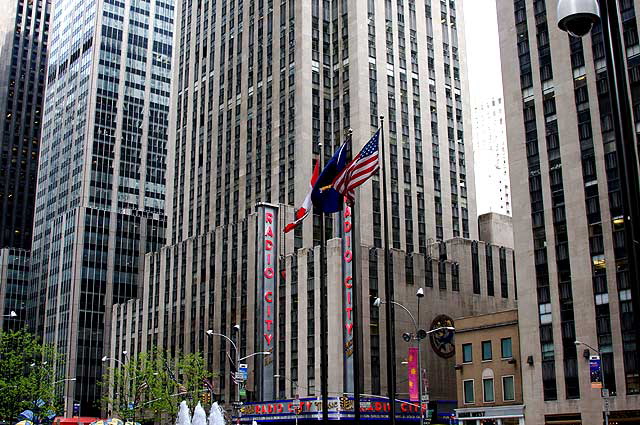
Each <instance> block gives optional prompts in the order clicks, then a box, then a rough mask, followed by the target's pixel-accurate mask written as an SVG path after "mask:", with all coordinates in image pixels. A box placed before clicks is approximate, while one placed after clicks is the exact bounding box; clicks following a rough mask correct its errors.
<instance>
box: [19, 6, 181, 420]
mask: <svg viewBox="0 0 640 425" xmlns="http://www.w3.org/2000/svg"><path fill="white" fill-rule="evenodd" d="M173 15H174V5H173V2H171V1H164V0H151V1H146V0H131V1H129V0H127V1H124V2H121V1H115V0H104V1H93V0H62V1H58V2H56V3H55V4H54V5H53V11H52V18H51V31H50V50H49V63H48V72H47V74H48V75H47V89H46V96H45V109H44V119H43V120H44V121H43V129H42V151H41V157H40V165H39V176H40V177H39V181H38V192H37V196H36V211H37V213H36V217H35V228H34V237H33V251H32V252H33V257H32V268H31V272H32V286H33V290H34V293H33V295H32V297H33V305H32V312H31V314H30V316H31V318H32V320H33V322H34V323H33V326H34V328H35V330H36V331H37V332H38V333H40V334H42V335H43V336H44V340H45V341H46V342H50V343H54V344H56V345H57V346H58V347H59V349H60V350H61V351H62V352H64V353H67V356H66V364H65V365H64V368H63V369H62V368H60V370H58V373H59V374H60V375H61V376H71V377H75V378H76V380H75V381H72V382H67V383H66V384H65V385H66V387H65V389H64V393H65V406H66V409H67V413H68V414H70V412H71V404H72V402H74V401H75V402H79V403H80V404H81V408H80V413H81V414H82V415H89V416H90V415H92V414H95V413H97V405H96V403H95V401H96V400H97V398H99V392H100V387H99V386H98V385H97V382H98V381H99V380H100V375H101V368H102V363H101V361H100V359H101V357H102V356H103V350H104V349H106V348H107V344H108V342H109V339H108V338H106V337H105V336H104V335H108V334H109V333H110V324H111V319H110V315H111V305H112V304H113V303H117V302H123V301H125V300H127V299H130V298H134V297H136V295H137V293H138V285H139V284H140V282H141V280H142V276H141V273H140V272H141V270H142V268H143V262H142V260H141V258H142V256H143V254H144V253H145V252H150V251H154V250H156V249H158V248H159V247H160V246H162V245H163V244H164V241H165V239H164V229H165V223H166V221H165V219H164V206H165V205H164V199H165V166H166V164H165V162H166V140H167V127H168V112H169V94H170V78H171V55H172V47H171V46H172V37H173Z"/></svg>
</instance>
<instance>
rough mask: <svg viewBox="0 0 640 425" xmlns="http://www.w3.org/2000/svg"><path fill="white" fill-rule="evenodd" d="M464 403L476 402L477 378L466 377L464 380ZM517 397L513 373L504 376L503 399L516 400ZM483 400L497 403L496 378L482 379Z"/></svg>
mask: <svg viewBox="0 0 640 425" xmlns="http://www.w3.org/2000/svg"><path fill="white" fill-rule="evenodd" d="M462 387H463V397H464V404H475V403H476V396H475V380H474V379H466V380H464V381H462ZM515 399H516V395H515V386H514V377H513V375H508V376H503V377H502V401H514V400H515ZM482 401H483V403H495V402H496V394H495V385H494V378H483V379H482Z"/></svg>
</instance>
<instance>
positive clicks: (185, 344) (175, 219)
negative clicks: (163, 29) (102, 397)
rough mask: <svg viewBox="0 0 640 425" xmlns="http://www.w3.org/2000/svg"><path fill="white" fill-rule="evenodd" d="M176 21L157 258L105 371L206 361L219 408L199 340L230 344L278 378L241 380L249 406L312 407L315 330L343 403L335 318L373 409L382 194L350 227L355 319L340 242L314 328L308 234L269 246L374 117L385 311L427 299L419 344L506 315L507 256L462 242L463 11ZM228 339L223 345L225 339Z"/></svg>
mask: <svg viewBox="0 0 640 425" xmlns="http://www.w3.org/2000/svg"><path fill="white" fill-rule="evenodd" d="M177 9H178V11H177V20H176V25H177V27H176V44H175V48H176V52H175V56H174V60H175V64H174V72H175V74H174V79H173V81H174V86H173V90H172V105H171V108H172V112H171V120H170V126H171V130H170V137H169V145H170V147H169V161H168V164H169V172H168V176H169V178H168V190H167V207H168V211H169V213H168V215H169V226H168V229H167V239H168V240H169V245H168V246H167V247H165V248H162V250H161V251H160V252H159V253H157V254H150V255H147V257H146V260H145V261H146V265H147V266H146V268H145V282H144V289H143V291H141V294H140V295H141V296H140V300H138V301H135V302H134V301H132V302H129V303H128V304H120V305H117V306H114V314H116V315H117V316H118V322H117V324H116V323H115V322H114V326H115V327H114V328H113V329H112V335H111V336H112V338H113V341H114V342H113V343H112V344H111V349H112V355H113V356H116V357H117V356H121V354H120V353H121V352H122V351H123V350H125V351H128V352H136V351H144V350H146V349H149V348H150V347H151V346H153V345H158V346H159V347H161V348H162V347H164V348H165V349H167V350H172V351H173V350H176V349H182V350H186V351H200V352H203V353H205V355H206V358H207V364H208V365H209V367H212V369H213V370H215V371H216V372H218V373H219V377H220V379H219V386H218V387H217V388H216V392H220V393H221V394H222V395H223V398H225V399H226V400H227V401H229V400H233V399H234V397H235V394H236V389H235V386H234V385H233V384H232V383H231V380H230V378H229V373H228V372H229V365H228V363H227V355H228V353H227V350H229V349H230V347H229V345H228V344H227V343H225V341H224V340H223V339H221V338H219V337H207V334H206V331H207V330H209V329H211V330H213V331H214V332H215V333H222V334H225V335H229V336H231V337H233V338H236V337H237V335H239V340H238V342H239V347H240V352H241V355H242V356H244V355H249V354H251V353H252V352H253V351H261V350H264V349H265V348H268V349H272V350H273V353H274V355H273V356H272V357H270V358H269V359H265V360H264V361H263V360H260V361H259V362H258V363H260V364H261V366H259V367H258V366H256V367H258V369H259V370H264V369H261V368H266V367H269V368H271V367H273V370H274V373H276V374H279V375H280V376H281V377H282V378H281V379H280V381H278V382H277V383H275V390H274V392H273V394H269V395H265V394H267V393H265V392H264V391H265V388H266V387H265V385H264V383H263V384H262V385H263V388H262V390H263V391H262V393H261V392H260V391H259V388H258V387H259V385H258V384H256V386H254V384H253V382H254V380H255V381H256V382H257V381H258V379H257V375H255V376H254V377H253V378H252V377H250V378H249V380H250V384H249V386H248V390H249V392H250V395H249V396H250V397H254V398H259V399H267V400H268V399H269V397H273V396H276V397H283V398H284V397H292V395H293V388H295V386H296V385H297V386H298V387H299V388H301V389H304V392H303V393H304V394H305V395H310V396H313V395H315V394H319V390H320V344H319V335H320V320H319V318H320V317H321V316H322V315H328V316H329V317H330V324H329V327H330V329H331V332H330V337H329V339H330V341H329V352H330V354H329V357H330V362H331V365H332V366H331V370H330V374H331V376H330V383H331V384H330V385H331V387H330V391H331V393H332V394H335V393H336V392H338V393H342V392H343V391H347V390H348V389H349V384H348V382H347V381H348V379H345V376H346V375H345V374H343V370H344V369H343V365H346V364H347V363H348V362H349V361H350V360H349V358H348V352H349V347H350V345H349V342H348V340H346V341H347V343H346V344H345V345H346V346H343V344H344V341H345V340H343V332H342V331H339V329H344V326H343V323H342V321H348V320H361V323H360V326H361V327H362V329H363V334H364V335H365V337H364V338H363V344H364V345H363V348H362V353H363V354H362V355H363V356H364V360H363V361H364V362H365V364H366V365H367V367H366V368H365V370H366V374H365V376H364V377H363V379H364V388H365V392H368V393H372V392H373V393H375V394H383V393H384V392H385V391H386V379H385V376H386V375H385V373H386V372H385V371H386V366H385V365H386V360H385V353H386V351H385V347H386V345H385V333H384V332H385V331H384V323H385V322H384V319H383V318H384V313H380V312H379V311H378V309H377V308H376V307H374V306H372V305H371V300H372V299H373V298H375V297H377V296H382V294H383V293H384V292H383V290H384V280H383V267H384V256H383V252H382V250H381V247H382V245H383V244H382V238H383V231H382V229H383V227H382V210H383V209H382V193H381V190H382V185H381V182H380V177H379V176H378V175H376V176H374V177H373V178H372V180H371V181H369V182H367V183H366V184H364V185H363V186H362V187H361V188H360V189H358V192H359V194H358V196H357V203H356V209H355V211H354V216H353V217H354V223H355V229H356V230H355V233H354V235H353V237H354V239H353V246H357V247H358V250H357V254H356V257H355V258H356V260H355V262H354V267H353V273H354V274H355V275H356V276H357V277H358V279H360V284H359V288H360V289H361V292H360V302H361V304H362V306H361V308H362V309H361V311H360V316H359V317H356V318H354V319H350V317H351V316H350V315H349V314H348V313H344V312H345V311H346V312H349V311H350V310H349V309H348V307H345V305H348V304H345V303H348V302H349V300H350V298H348V297H346V298H345V296H344V295H343V293H342V290H341V286H342V285H341V282H340V281H341V280H342V279H341V276H343V275H342V273H343V272H344V270H347V266H344V267H343V264H342V263H341V261H340V259H341V258H343V256H342V255H341V252H340V249H341V247H340V241H339V239H333V240H331V241H329V247H328V249H327V251H328V261H327V266H326V273H327V279H328V282H329V283H328V287H329V289H328V298H329V303H328V305H329V310H330V311H329V312H321V311H320V273H321V270H323V269H324V267H321V265H320V251H319V249H318V245H319V242H320V232H319V227H320V226H319V225H320V219H319V217H317V216H316V217H313V219H311V218H309V219H307V221H306V222H305V223H304V224H303V225H302V226H301V227H299V228H297V229H296V230H295V231H294V232H291V233H289V234H287V235H283V233H282V227H283V225H284V224H285V223H286V222H288V221H291V220H292V219H293V208H292V206H294V205H296V206H297V205H299V203H301V201H302V199H303V197H304V196H305V194H306V193H307V191H308V188H309V179H310V176H311V172H312V169H313V165H314V161H316V160H317V158H318V156H319V155H320V152H321V148H320V144H321V143H322V144H323V147H324V150H325V158H328V157H330V155H331V153H332V152H333V151H334V149H336V148H337V147H338V146H339V144H340V143H341V142H342V141H343V140H344V132H345V130H347V129H349V128H352V129H353V135H354V136H353V141H354V143H353V144H354V152H357V151H358V150H359V149H360V148H361V147H362V146H363V145H364V143H366V141H367V140H368V139H369V138H370V137H371V135H372V134H373V133H374V132H375V131H376V129H377V128H378V126H380V125H381V122H380V120H379V116H380V115H384V116H385V117H386V118H385V133H384V143H385V154H386V157H385V163H386V164H387V167H388V171H389V172H388V173H387V178H388V180H389V181H388V187H389V189H388V191H389V217H388V220H389V227H390V229H391V232H390V234H391V235H392V239H391V240H390V241H389V242H390V245H391V247H392V251H393V255H392V256H393V258H394V261H393V264H392V266H393V273H392V276H393V282H394V286H395V288H396V289H395V290H396V293H397V299H398V300H406V302H407V303H408V305H409V306H410V308H411V310H412V311H414V312H415V302H416V298H415V290H416V289H417V288H418V287H419V286H425V288H426V289H425V290H426V291H427V292H428V294H429V296H430V298H429V300H430V301H429V306H430V307H429V308H425V310H424V311H423V315H422V317H421V319H422V320H421V321H420V323H421V325H422V326H423V327H427V328H428V327H429V326H431V324H432V323H441V322H438V321H436V322H434V320H435V319H436V318H437V317H438V315H439V313H443V314H444V313H447V312H448V315H449V317H457V316H460V315H469V314H476V313H480V312H488V311H492V310H494V309H496V308H498V307H505V306H508V305H513V299H514V297H515V294H516V291H515V281H514V279H513V273H512V272H511V271H510V270H511V269H510V267H512V263H513V261H512V256H511V251H510V250H508V249H500V248H499V247H495V246H489V247H485V246H484V245H483V244H478V243H477V242H471V241H470V240H469V239H462V238H471V239H473V238H477V234H478V230H477V219H476V207H475V187H474V175H473V156H472V147H471V143H470V139H468V137H469V134H470V124H471V123H470V121H469V119H468V117H469V113H468V109H469V108H468V103H467V102H468V101H467V92H468V89H467V87H466V82H465V81H466V80H465V78H464V75H465V63H464V43H463V40H464V37H463V32H462V28H463V25H461V22H462V20H463V19H462V16H461V11H462V7H461V2H460V1H459V0H458V1H448V2H432V1H430V0H427V1H413V0H399V1H393V2H392V1H390V0H387V1H383V0H369V1H367V2H349V1H337V0H335V1H329V0H326V1H320V0H310V1H291V0H288V1H280V2H274V1H273V0H244V1H236V0H209V1H203V2H199V3H196V2H194V3H191V2H187V1H184V2H181V3H180V4H178V5H177ZM260 202H270V203H272V204H277V205H280V206H281V207H280V209H279V213H278V215H277V218H274V219H273V221H270V220H271V218H269V217H270V216H269V215H268V214H267V213H265V211H269V214H271V213H273V208H274V207H271V206H261V207H259V208H257V209H256V204H258V203H260ZM265 214H266V215H265ZM346 219H347V220H348V219H349V218H348V217H347V218H346ZM265 220H266V221H265ZM326 221H327V229H328V234H329V239H331V238H332V237H333V236H337V235H341V234H342V233H341V232H342V230H340V229H343V228H344V225H343V224H340V223H341V221H340V220H338V217H337V215H336V216H334V217H330V218H327V220H326ZM267 225H268V226H267ZM258 226H263V227H262V228H263V229H264V226H267V227H266V228H267V229H272V228H275V230H273V233H272V232H271V230H268V231H266V232H265V231H264V230H263V231H260V230H259V229H260V227H258ZM267 236H268V237H269V238H271V239H269V240H268V242H265V241H264V240H263V239H264V238H265V237H267ZM458 237H460V238H458ZM452 238H453V239H452ZM345 240H349V241H351V240H352V239H351V238H345ZM444 240H447V242H446V243H445V242H444ZM272 244H275V246H277V250H278V255H277V256H276V260H275V261H276V265H275V266H274V267H273V268H274V269H275V270H277V273H276V275H273V274H272V273H271V272H273V270H271V271H269V272H268V273H266V274H265V277H267V278H268V279H273V278H275V279H276V280H277V282H276V283H275V285H276V288H277V290H276V291H275V292H274V294H273V298H272V296H271V295H270V294H271V291H268V293H267V294H266V295H265V294H259V293H258V292H257V291H258V290H259V288H258V287H257V286H256V282H258V281H260V279H262V278H261V277H260V276H261V275H262V274H263V273H261V272H260V271H259V270H258V269H259V267H260V261H268V260H260V258H261V255H262V248H263V247H264V246H268V247H271V246H274V245H272ZM347 257H348V256H347ZM267 258H269V257H267ZM472 259H473V260H472ZM272 260H273V258H272ZM499 271H500V278H498V272H499ZM345 273H347V272H345ZM434 282H436V283H435V284H434ZM498 282H500V285H498ZM494 283H495V289H494ZM259 285H263V283H260V284H259ZM260 287H262V286H260ZM498 287H499V288H500V289H498ZM265 300H267V302H271V301H268V300H273V302H274V303H276V304H277V313H273V314H274V315H276V316H275V317H272V318H269V319H268V320H270V322H268V323H266V325H265V324H262V325H261V323H262V321H261V320H260V319H259V317H261V316H260V315H261V314H265V313H264V312H265V311H267V312H269V311H273V310H269V306H266V307H264V306H261V304H262V303H263V302H265ZM409 303H410V304H409ZM426 303H427V301H425V304H426ZM261 309H262V310H261ZM427 311H428V313H427ZM343 313H344V314H346V316H344V317H343ZM402 314H403V313H402V312H401V311H397V313H396V315H397V320H398V322H397V323H398V324H397V329H398V332H397V335H396V337H397V344H398V347H399V348H398V353H399V354H398V359H399V358H400V356H401V355H404V354H400V353H403V351H404V348H403V347H406V343H405V342H404V341H403V340H402V338H401V335H402V332H401V331H400V329H402V330H403V331H408V330H410V328H409V326H410V325H409V323H410V319H409V318H408V316H407V317H405V316H402ZM381 318H382V319H381ZM419 320H420V319H419ZM134 322H135V323H136V324H137V325H136V326H135V327H134V326H132V324H133V323H134ZM345 323H346V322H345ZM235 325H239V331H240V332H239V334H236V333H232V332H236V331H235V329H236V328H235ZM265 326H266V327H265ZM134 328H135V329H137V332H136V331H135V330H134ZM262 328H264V329H266V330H268V331H269V330H271V329H273V330H274V331H275V332H274V333H273V334H271V333H268V335H267V337H268V338H267V339H268V340H271V337H273V338H274V343H275V346H274V347H271V348H269V347H268V346H267V347H265V345H264V344H263V343H261V342H260V341H261V340H263V339H265V338H263V336H264V335H263V333H261V332H260V330H261V329H262ZM274 335H275V336H274ZM448 336H451V335H448ZM434 344H436V346H437V347H439V348H438V350H445V351H447V350H449V349H450V348H451V345H450V344H448V343H447V342H446V341H444V342H442V344H439V343H434ZM424 345H426V343H425V344H424ZM445 347H446V348H445ZM425 352H426V351H425ZM431 353H432V354H431V355H432V357H433V363H432V366H433V368H431V369H430V371H429V374H430V375H429V376H430V379H431V378H432V379H433V380H434V382H436V381H437V382H439V383H442V385H441V386H439V387H438V388H440V389H441V390H442V393H438V394H437V395H436V394H434V397H433V399H439V400H442V399H446V400H451V399H452V398H453V397H455V391H451V390H452V388H453V383H454V380H455V375H454V373H453V363H452V362H453V360H452V358H451V357H450V356H449V354H450V353H449V352H440V354H442V356H441V355H440V354H436V353H435V350H434V351H431ZM425 356H426V355H425ZM254 360H255V358H251V359H250V360H249V362H251V365H252V367H251V369H252V370H254V371H255V370H256V369H254V363H253V361H254ZM114 364H115V363H114ZM344 368H347V366H344ZM444 371H449V372H450V373H449V374H448V375H447V372H444ZM251 373H253V372H251ZM251 373H250V376H252V375H251ZM255 373H257V374H260V372H255ZM263 375H264V373H263ZM398 381H399V382H400V381H403V380H402V379H401V378H399V379H398ZM292 382H293V383H294V384H292ZM402 385H404V386H403V387H402V388H403V389H402V390H401V391H406V383H405V384H402ZM254 391H255V392H254ZM434 391H436V390H434ZM251 392H254V393H253V394H251ZM447 397H448V398H447ZM449 407H450V409H449V411H450V412H452V410H451V409H452V407H453V406H449Z"/></svg>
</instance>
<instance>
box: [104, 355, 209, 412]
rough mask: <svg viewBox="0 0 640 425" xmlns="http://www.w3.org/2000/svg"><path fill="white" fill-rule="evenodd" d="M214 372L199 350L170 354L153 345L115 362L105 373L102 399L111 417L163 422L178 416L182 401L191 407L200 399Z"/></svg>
mask: <svg viewBox="0 0 640 425" xmlns="http://www.w3.org/2000/svg"><path fill="white" fill-rule="evenodd" d="M214 376H215V374H214V373H213V372H210V371H207V370H206V367H205V362H204V359H203V357H202V355H201V354H200V353H189V354H181V353H179V352H178V353H177V354H176V355H175V357H173V358H172V357H170V356H169V355H168V353H166V352H164V351H161V350H158V349H156V348H154V349H153V350H151V352H149V353H139V354H138V355H136V356H135V357H133V358H129V359H127V360H126V361H125V362H123V363H119V362H115V364H114V366H113V367H112V368H107V370H106V372H105V373H104V374H103V377H102V382H101V385H102V386H103V388H104V391H103V392H104V396H103V398H102V402H103V403H104V405H105V406H106V408H107V410H108V411H110V412H111V416H115V417H120V418H123V419H128V420H135V421H140V420H143V419H148V420H154V421H160V420H161V419H162V416H163V415H168V416H170V417H172V418H173V417H175V415H177V413H178V407H179V404H180V402H181V401H182V400H187V402H188V403H189V405H190V406H191V407H193V406H195V405H196V404H197V402H198V401H199V400H200V395H201V394H202V392H203V391H205V390H206V389H205V388H204V382H205V381H208V382H211V380H212V379H213V377H214Z"/></svg>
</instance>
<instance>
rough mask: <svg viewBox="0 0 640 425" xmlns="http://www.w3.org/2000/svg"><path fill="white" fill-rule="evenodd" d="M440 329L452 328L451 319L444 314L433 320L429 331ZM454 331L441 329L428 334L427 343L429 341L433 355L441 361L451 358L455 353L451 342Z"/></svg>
mask: <svg viewBox="0 0 640 425" xmlns="http://www.w3.org/2000/svg"><path fill="white" fill-rule="evenodd" d="M442 327H451V328H452V327H454V326H453V319H452V318H451V317H449V316H447V315H446V314H441V315H439V316H437V317H436V318H435V319H433V322H431V327H430V328H429V330H431V331H432V330H434V329H438V328H442ZM453 336H454V331H452V330H449V329H441V330H439V331H435V332H431V333H430V334H429V341H431V348H433V351H435V353H436V354H437V355H438V356H440V357H442V358H443V359H448V358H449V357H452V356H453V355H454V354H455V352H456V349H455V348H456V347H455V344H454V341H453Z"/></svg>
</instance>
